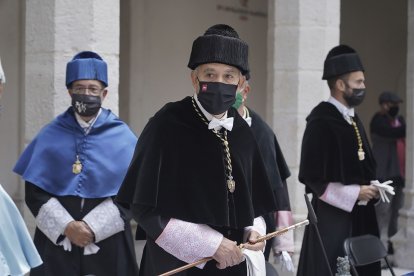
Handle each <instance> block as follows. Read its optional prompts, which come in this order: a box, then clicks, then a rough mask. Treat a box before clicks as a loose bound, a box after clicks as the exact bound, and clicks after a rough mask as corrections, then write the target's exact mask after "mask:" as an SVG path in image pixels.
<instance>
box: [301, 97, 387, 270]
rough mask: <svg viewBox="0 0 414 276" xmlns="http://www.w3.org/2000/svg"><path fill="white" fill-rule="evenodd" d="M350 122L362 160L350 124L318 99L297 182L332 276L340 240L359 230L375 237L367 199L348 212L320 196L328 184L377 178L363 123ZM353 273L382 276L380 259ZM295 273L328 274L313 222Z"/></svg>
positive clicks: (339, 253)
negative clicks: (306, 196) (306, 197)
mask: <svg viewBox="0 0 414 276" xmlns="http://www.w3.org/2000/svg"><path fill="white" fill-rule="evenodd" d="M354 120H355V121H356V123H357V126H358V129H359V132H360V134H361V138H362V141H363V149H364V151H365V159H364V160H363V161H360V160H359V159H358V155H357V151H358V144H357V136H356V134H355V130H354V128H353V126H352V125H350V124H349V123H348V122H347V121H346V120H345V119H344V118H343V116H342V114H341V113H340V112H339V111H338V110H337V108H336V107H335V106H334V105H333V104H330V103H328V102H322V103H320V104H319V105H318V106H316V107H315V108H314V109H313V110H312V112H311V113H310V115H309V116H308V118H307V126H306V130H305V134H304V136H303V141H302V153H301V162H300V170H299V180H300V182H302V183H304V184H305V185H306V190H307V191H308V192H311V193H312V194H313V199H312V205H313V208H314V209H315V213H316V215H317V217H318V227H319V231H320V233H321V236H322V240H323V243H324V246H325V248H326V251H327V255H328V259H329V262H330V265H331V269H332V271H333V273H334V274H335V272H336V263H337V261H336V259H337V257H339V256H344V255H345V253H344V251H343V242H344V240H345V238H347V237H351V236H357V235H364V234H373V235H376V236H378V225H377V220H376V215H375V209H374V205H373V202H372V201H370V202H369V203H368V205H367V206H358V205H355V206H354V208H353V210H352V212H351V213H348V212H346V211H343V210H341V209H339V208H336V207H334V206H332V205H329V204H327V203H325V202H323V201H321V200H319V197H320V196H321V195H322V194H323V193H324V192H325V189H326V187H327V185H328V183H329V182H341V183H342V184H344V185H349V184H359V185H369V183H370V180H375V179H376V178H375V167H376V164H375V160H374V158H373V156H372V153H371V149H370V146H369V143H368V139H367V137H366V134H365V131H364V127H363V126H362V123H361V121H360V120H359V118H358V116H355V118H354ZM358 271H359V272H360V275H361V276H363V275H366V276H375V275H381V269H380V264H379V263H376V264H373V265H369V266H364V267H361V268H360V269H358ZM297 275H303V276H304V275H306V276H313V275H314V276H321V275H329V273H328V271H327V267H326V264H325V261H324V259H323V254H322V251H321V248H320V245H319V243H318V239H317V236H316V232H315V229H314V227H313V226H307V227H306V229H305V235H304V239H303V245H302V251H301V254H300V260H299V267H298V274H297Z"/></svg>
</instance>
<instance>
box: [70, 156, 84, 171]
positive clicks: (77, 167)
mask: <svg viewBox="0 0 414 276" xmlns="http://www.w3.org/2000/svg"><path fill="white" fill-rule="evenodd" d="M81 171H82V163H81V162H80V161H79V156H78V155H76V161H75V163H73V165H72V172H73V173H74V174H80V173H81Z"/></svg>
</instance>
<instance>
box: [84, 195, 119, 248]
mask: <svg viewBox="0 0 414 276" xmlns="http://www.w3.org/2000/svg"><path fill="white" fill-rule="evenodd" d="M82 220H83V221H84V222H86V224H88V226H89V227H90V228H91V230H92V231H93V233H94V234H95V242H99V241H102V240H104V239H106V238H108V237H110V236H112V235H114V234H116V233H118V232H121V231H124V229H125V223H124V220H123V219H122V218H121V214H120V212H119V209H118V207H116V205H115V204H114V202H113V201H112V199H111V198H107V199H105V200H104V201H103V202H102V203H101V204H99V205H98V206H96V207H95V208H94V209H93V210H92V211H90V212H89V213H88V214H87V215H86V216H85V217H84V218H83V219H82Z"/></svg>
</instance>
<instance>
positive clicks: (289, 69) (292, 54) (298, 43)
mask: <svg viewBox="0 0 414 276" xmlns="http://www.w3.org/2000/svg"><path fill="white" fill-rule="evenodd" d="M268 3H269V26H268V32H269V33H268V91H267V92H268V94H267V103H268V106H267V110H268V114H267V117H268V118H269V119H270V120H269V121H270V122H271V125H272V127H273V129H274V130H275V133H276V135H277V137H278V140H279V142H280V144H281V147H282V150H283V153H284V155H285V157H286V159H287V162H288V165H289V168H290V170H291V172H292V176H291V177H290V178H289V179H288V183H289V193H290V200H291V205H292V211H293V214H294V218H295V221H300V220H302V219H305V218H306V216H307V209H306V205H305V202H304V197H303V194H304V185H302V184H300V183H299V181H298V169H299V162H300V151H301V144H302V136H303V132H304V129H305V125H306V121H305V118H306V116H307V115H308V114H309V112H310V111H311V110H312V108H313V107H314V106H316V105H317V104H318V103H319V102H320V101H322V100H327V98H328V95H329V90H328V86H327V85H326V82H324V81H322V79H321V77H322V70H323V61H324V59H325V57H326V54H327V53H328V51H329V50H330V49H331V48H332V47H333V46H335V45H337V44H338V43H339V22H340V1H339V0H333V1H332V0H322V1H307V0H292V1H283V0H276V1H269V2H268ZM302 235H303V229H302V231H295V245H296V253H297V254H298V253H299V251H300V246H301V244H302ZM297 260H298V258H296V261H297Z"/></svg>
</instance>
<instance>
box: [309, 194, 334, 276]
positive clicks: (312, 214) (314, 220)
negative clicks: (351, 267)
mask: <svg viewBox="0 0 414 276" xmlns="http://www.w3.org/2000/svg"><path fill="white" fill-rule="evenodd" d="M305 201H306V206H307V207H308V218H309V221H310V224H311V225H313V227H314V228H315V230H316V235H317V236H318V240H319V244H320V246H321V248H322V252H323V256H324V258H325V261H326V265H327V266H328V271H329V273H330V275H331V276H333V274H332V270H331V265H330V264H329V261H328V256H327V255H326V251H325V246H323V242H322V238H321V234H319V229H318V225H317V224H318V219H317V218H316V214H315V211H314V210H313V207H312V204H311V203H310V201H309V197H308V195H307V194H305Z"/></svg>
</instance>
